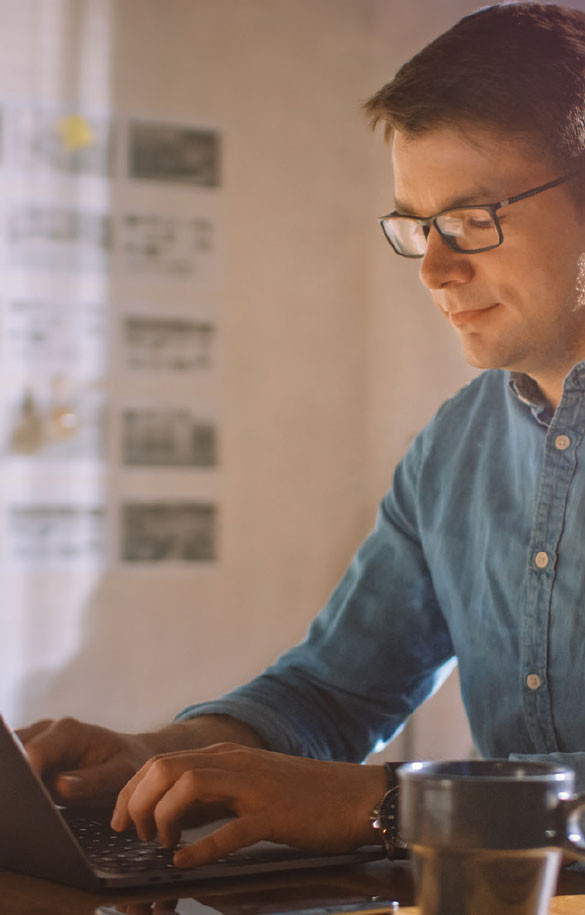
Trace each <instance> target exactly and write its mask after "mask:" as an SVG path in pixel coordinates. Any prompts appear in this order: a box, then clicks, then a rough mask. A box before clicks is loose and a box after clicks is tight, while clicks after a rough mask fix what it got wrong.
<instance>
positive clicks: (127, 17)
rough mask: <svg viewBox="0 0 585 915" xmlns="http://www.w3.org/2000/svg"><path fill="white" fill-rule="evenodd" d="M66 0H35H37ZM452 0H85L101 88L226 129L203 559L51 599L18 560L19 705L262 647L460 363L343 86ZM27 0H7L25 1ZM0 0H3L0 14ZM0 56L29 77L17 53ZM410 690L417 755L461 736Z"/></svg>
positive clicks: (102, 707) (83, 696) (454, 712)
mask: <svg viewBox="0 0 585 915" xmlns="http://www.w3.org/2000/svg"><path fill="white" fill-rule="evenodd" d="M80 5H81V2H80V3H79V4H77V5H76V6H74V7H72V6H71V5H69V4H67V3H59V2H55V3H51V2H50V0H49V3H44V2H42V0H41V6H42V8H43V9H44V10H45V14H48V12H50V11H51V10H53V11H55V10H57V9H59V10H60V11H61V13H62V14H64V15H67V14H73V10H74V9H75V10H76V11H77V13H79V9H80ZM37 8H38V7H37ZM471 8H473V7H472V4H470V3H467V2H464V0H458V2H457V3H455V2H453V3H451V4H450V6H449V9H445V8H439V6H438V5H437V4H433V3H431V0H425V2H422V0H421V2H418V3H416V4H411V5H410V6H406V5H404V4H402V3H398V2H394V0H173V2H172V3H169V2H164V0H124V2H112V3H109V4H108V3H105V2H103V3H102V2H100V0H83V11H84V15H85V19H84V20H83V22H84V23H85V25H84V28H85V29H86V31H87V29H88V28H89V29H90V32H91V29H94V30H97V31H98V32H100V34H102V35H103V34H107V36H108V41H109V42H110V56H109V66H110V69H109V73H108V90H107V93H108V96H109V101H110V104H111V105H112V106H113V108H114V109H115V110H119V111H121V112H126V113H140V114H145V115H152V116H163V117H164V118H168V119H169V120H177V121H185V122H195V123H197V122H200V123H203V124H211V125H215V126H217V127H219V129H220V130H221V131H222V134H223V138H224V152H223V169H222V170H223V176H224V183H223V189H222V238H223V255H222V256H223V261H224V265H225V279H224V284H223V290H222V304H221V315H220V343H221V360H222V368H221V432H222V438H221V491H222V524H221V530H222V541H221V562H220V563H219V564H218V565H217V566H215V567H211V568H208V569H202V570H200V571H197V572H196V573H193V572H190V571H186V572H179V573H173V574H172V575H171V574H169V573H165V572H164V571H156V573H143V574H136V573H128V572H125V571H121V570H116V571H111V572H108V573H107V574H105V575H103V576H102V577H101V578H100V579H99V580H96V581H95V583H94V587H93V588H92V590H91V592H90V593H87V594H85V595H81V596H80V597H79V600H78V601H77V604H76V607H77V609H74V610H71V611H70V612H69V616H67V614H65V612H64V611H63V609H62V608H61V609H60V608H59V587H60V585H59V580H58V578H55V577H52V578H51V576H48V577H47V576H44V577H43V576H41V577H40V578H39V577H37V579H35V581H32V582H31V581H29V582H28V583H27V587H28V588H29V589H30V591H31V595H32V596H31V601H30V608H31V609H30V612H29V615H28V617H27V619H26V620H24V621H21V623H20V628H19V630H18V636H16V635H14V632H15V630H14V628H13V630H12V632H13V635H12V641H13V644H14V645H15V646H16V644H18V651H17V652H16V653H17V654H18V658H19V662H18V665H16V668H15V670H14V676H13V677H12V680H11V687H10V690H9V694H10V703H11V705H10V707H11V708H12V709H13V710H14V716H15V717H17V718H18V719H20V720H23V721H24V720H30V719H31V718H35V717H38V716H41V715H47V714H51V715H56V714H64V713H72V714H76V715H78V716H80V717H83V718H86V719H93V720H98V721H100V722H102V723H104V724H107V725H111V726H115V727H120V728H128V729H131V728H134V727H141V728H142V727H150V726H153V725H155V724H157V723H158V722H162V721H164V720H166V719H167V718H168V717H169V716H170V715H172V714H173V713H174V712H175V711H176V710H178V709H179V708H181V707H182V706H183V705H184V704H187V703H191V702H194V701H197V700H201V699H205V698H208V697H212V696H214V695H216V694H217V693H219V692H221V691H223V690H225V689H227V688H229V687H231V686H232V685H235V684H237V683H239V682H241V681H242V680H243V679H245V678H247V677H249V676H250V675H252V674H254V673H255V672H256V671H258V670H259V669H260V668H262V667H263V666H264V665H265V664H266V663H267V662H268V661H270V660H271V659H272V658H273V657H275V656H276V655H277V654H278V653H279V652H280V651H281V650H282V649H284V648H286V647H287V646H288V645H289V644H290V643H291V642H292V641H293V640H296V639H298V638H299V637H301V636H302V634H303V633H304V631H305V629H306V626H307V625H308V622H309V621H310V619H311V618H312V616H313V615H314V613H315V611H316V609H318V608H319V606H320V605H321V604H322V603H323V602H324V600H325V599H326V598H327V595H328V593H329V592H330V590H331V588H332V587H333V586H334V584H335V582H336V580H337V579H338V577H339V575H340V574H341V573H342V571H343V569H344V568H345V565H346V563H347V561H348V560H349V558H350V556H351V554H352V552H353V550H354V549H355V547H356V546H357V545H358V543H359V541H360V539H361V538H362V536H363V535H364V534H365V533H366V532H367V530H368V529H369V527H370V526H371V524H372V522H373V519H374V516H375V511H376V506H377V502H378V500H379V498H380V496H381V494H382V493H383V491H384V490H385V489H386V488H387V485H388V483H389V480H390V476H391V471H392V467H393V466H394V464H395V463H396V461H397V460H398V459H399V457H400V455H401V454H402V453H403V451H404V449H405V447H406V446H407V444H408V442H409V441H410V439H411V438H412V436H413V435H414V434H415V433H416V432H417V430H418V429H419V428H420V427H421V426H422V425H423V424H424V422H426V420H427V419H428V418H429V417H430V416H431V415H432V413H433V412H434V410H435V409H436V407H437V406H438V404H439V403H440V402H441V400H442V399H444V397H446V396H448V395H449V394H450V393H452V392H453V391H454V390H456V389H457V388H458V387H459V386H461V384H462V383H464V382H465V381H466V380H467V378H468V377H470V374H469V371H468V370H467V369H466V367H465V366H464V364H463V362H462V360H461V357H460V355H459V352H458V346H457V343H456V341H455V340H454V339H453V338H452V336H451V334H450V332H449V329H448V328H447V327H444V326H443V322H442V321H441V319H440V318H439V316H438V315H436V314H435V313H434V312H433V309H432V307H431V306H430V302H429V300H428V297H427V295H426V294H425V293H424V291H423V290H422V289H421V288H420V287H419V285H418V281H417V278H416V267H414V268H413V265H412V264H411V263H409V262H400V261H399V260H398V258H395V257H393V256H392V253H391V252H390V250H389V248H388V247H387V246H386V245H385V243H384V242H383V240H382V237H381V235H380V231H379V228H378V226H377V223H376V219H375V217H376V216H377V215H379V214H380V213H381V212H384V211H386V210H387V209H389V208H390V206H391V202H392V187H391V171H390V162H389V153H388V149H387V148H386V147H385V146H384V143H383V141H382V139H381V136H378V137H373V136H372V135H371V134H370V133H369V131H368V130H367V128H366V126H365V122H364V118H363V115H362V113H361V111H360V104H361V102H362V101H363V100H364V99H365V98H367V97H368V95H369V94H370V93H371V92H372V91H374V90H375V89H376V88H378V87H379V86H380V85H381V84H382V83H383V82H385V81H387V80H388V79H389V78H390V77H391V75H392V73H393V72H394V70H395V69H396V67H397V66H398V65H399V64H400V63H401V62H402V61H403V60H404V59H405V58H406V57H407V56H409V55H410V53H411V52H413V51H415V50H416V49H417V48H418V47H420V46H421V45H422V44H423V43H424V42H425V41H426V40H428V39H430V38H431V37H432V36H433V35H434V34H436V33H437V32H438V31H439V30H441V29H443V28H445V27H447V26H448V25H449V24H451V22H453V21H454V20H455V19H456V18H457V17H458V16H459V15H461V14H463V13H464V12H467V11H468V10H470V9H471ZM32 9H33V7H32V6H31V0H29V3H28V4H27V3H23V5H22V8H21V16H24V17H25V18H24V20H23V22H24V21H25V20H26V16H25V13H23V12H22V10H24V11H26V10H28V11H29V14H30V15H32V13H31V10H32ZM14 15H15V14H14V5H13V4H11V3H10V2H9V0H2V2H1V3H0V21H6V20H7V19H11V18H13V17H14ZM92 23H93V24H92ZM24 35H25V31H24V27H23V28H22V29H21V30H20V31H19V32H18V40H20V41H21V42H22V41H23V40H24ZM94 54H95V47H94ZM89 57H90V58H91V51H90V52H89ZM102 57H103V53H102ZM7 60H8V58H7ZM32 65H33V62H31V63H30V66H31V67H32ZM88 67H90V64H89V63H88V64H87V66H86V71H87V68H88ZM96 67H97V64H96ZM90 69H91V68H90ZM102 75H103V74H102ZM0 80H1V81H2V85H0V89H2V88H4V90H6V89H7V88H8V89H10V90H11V91H20V92H22V91H24V90H26V91H28V92H37V93H38V92H42V91H43V89H42V86H40V85H39V83H38V81H37V82H36V83H35V81H34V80H33V79H32V78H31V76H30V72H25V71H24V70H23V68H22V65H20V71H19V75H18V77H15V76H14V69H10V68H9V67H8V65H6V66H4V67H3V68H1V69H0ZM92 87H93V88H92ZM44 91H47V90H46V87H45V90H44ZM82 92H83V93H86V95H88V96H91V95H92V93H95V92H96V89H95V82H93V83H92V81H91V79H88V78H86V79H85V82H84V88H83V90H82ZM113 293H114V294H115V290H113ZM19 586H22V582H21V584H20V585H19ZM14 587H17V585H14ZM15 651H16V649H15ZM432 701H433V702H435V703H436V702H439V705H438V706H436V705H435V708H434V711H431V717H432V720H433V721H435V722H436V720H437V718H439V720H441V721H442V722H443V723H444V726H443V727H442V728H441V729H440V731H439V733H437V729H436V728H435V730H434V731H433V739H432V741H430V745H429V741H427V742H426V743H424V752H425V755H433V754H434V755H436V754H439V755H440V754H441V753H444V752H445V751H446V750H449V749H451V750H452V748H453V747H454V746H460V747H461V752H464V751H465V750H467V749H468V747H469V739H468V736H467V733H466V731H465V728H464V727H462V725H461V720H462V715H461V711H460V708H459V706H458V704H457V696H456V684H453V683H451V685H450V686H448V687H447V690H446V691H444V692H443V698H441V694H439V696H438V697H436V698H435V699H434V700H432ZM437 709H438V712H437ZM421 714H423V715H424V714H427V715H428V714H429V713H428V712H427V713H425V712H423V713H421ZM422 722H423V723H422V725H421V729H420V731H419V732H418V733H420V734H421V735H422V734H423V733H424V734H427V735H429V734H430V733H431V730H430V724H431V718H428V719H427V725H425V724H424V718H423V719H422ZM416 739H418V738H415V732H413V731H412V729H411V730H410V731H409V736H408V741H407V745H405V744H404V742H402V743H399V744H398V745H397V747H396V748H394V750H391V751H390V752H395V753H397V754H398V755H400V754H401V753H404V752H405V751H407V750H409V751H412V752H417V751H419V748H420V747H422V746H423V744H421V743H420V740H423V737H422V736H421V737H420V740H419V743H416ZM454 741H455V743H454ZM456 741H459V744H457V743H456Z"/></svg>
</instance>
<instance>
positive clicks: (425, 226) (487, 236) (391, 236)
mask: <svg viewBox="0 0 585 915" xmlns="http://www.w3.org/2000/svg"><path fill="white" fill-rule="evenodd" d="M580 171H582V169H579V172H580ZM579 172H577V171H575V172H571V174H569V175H564V176H563V177H562V178H555V180H554V181H548V182H547V183H546V184H540V185H539V186H538V187H533V188H531V189H530V190H529V191H524V193H523V194H516V196H515V197H508V199H507V200H501V201H500V202H499V203H483V204H477V205H475V204H474V205H472V206H468V207H455V208H454V209H449V210H442V211H441V212H440V213H437V215H436V216H405V215H402V214H401V213H397V212H396V211H394V212H393V213H388V215H387V216H382V217H381V218H380V225H381V226H382V231H383V232H384V235H385V236H386V239H387V240H388V241H389V242H390V244H391V245H392V247H393V248H394V250H395V251H396V253H397V254H400V255H402V257H424V256H425V252H426V250H427V243H428V237H429V232H430V231H431V227H432V226H434V227H435V229H436V230H437V232H438V233H439V235H440V236H441V238H442V239H443V241H444V242H445V244H446V245H447V246H448V247H449V248H452V249H453V250H454V251H462V252H463V253H464V254H479V253H480V252H481V251H491V249H492V248H497V247H499V245H501V244H502V242H503V241H504V236H503V234H502V227H501V225H500V221H499V219H498V216H497V210H499V209H501V208H502V207H507V206H510V204H511V203H518V201H519V200H525V199H526V198H527V197H534V196H535V195H536V194H542V192H543V191H548V190H549V188H551V187H557V186H558V185H559V184H564V183H565V181H570V180H571V178H574V177H575V176H576V175H577V174H578V173H579Z"/></svg>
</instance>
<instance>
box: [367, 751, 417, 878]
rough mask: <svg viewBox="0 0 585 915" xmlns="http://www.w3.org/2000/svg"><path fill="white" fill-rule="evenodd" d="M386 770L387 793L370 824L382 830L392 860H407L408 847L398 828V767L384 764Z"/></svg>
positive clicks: (371, 815)
mask: <svg viewBox="0 0 585 915" xmlns="http://www.w3.org/2000/svg"><path fill="white" fill-rule="evenodd" d="M384 768H385V770H386V793H385V794H384V797H383V798H382V800H381V801H380V803H379V804H376V806H375V807H374V809H373V810H372V812H371V813H370V823H371V824H372V827H373V828H374V829H379V830H380V835H381V836H382V841H383V842H384V847H385V849H386V854H387V855H388V857H389V858H390V859H391V860H396V859H397V858H407V857H408V852H407V845H406V842H405V841H404V839H402V838H401V837H400V832H399V826H398V794H399V792H400V787H399V785H398V779H397V778H396V769H397V765H396V764H395V763H384Z"/></svg>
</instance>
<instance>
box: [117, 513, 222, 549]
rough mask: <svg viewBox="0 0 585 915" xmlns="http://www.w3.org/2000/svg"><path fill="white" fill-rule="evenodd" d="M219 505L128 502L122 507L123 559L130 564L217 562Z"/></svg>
mask: <svg viewBox="0 0 585 915" xmlns="http://www.w3.org/2000/svg"><path fill="white" fill-rule="evenodd" d="M217 517H218V509H217V505H215V504H214V503H210V502H190V501H177V500H168V501H157V502H138V501H134V502H126V503H125V504H123V505H122V506H121V529H122V547H121V558H122V560H123V561H124V562H128V563H161V562H179V563H198V562H209V561H213V560H215V559H217Z"/></svg>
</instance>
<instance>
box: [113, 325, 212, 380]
mask: <svg viewBox="0 0 585 915" xmlns="http://www.w3.org/2000/svg"><path fill="white" fill-rule="evenodd" d="M123 343H124V361H125V365H126V368H128V369H141V370H143V371H151V372H159V371H166V372H196V371H202V370H209V369H211V368H212V367H213V365H214V362H215V354H214V345H215V326H214V325H213V324H212V322H211V321H206V320H200V321H197V320H192V319H190V318H181V317H174V318H172V317H168V318H167V317H162V318H161V317H154V316H149V315H128V316H127V317H126V318H125V319H124V328H123Z"/></svg>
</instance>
